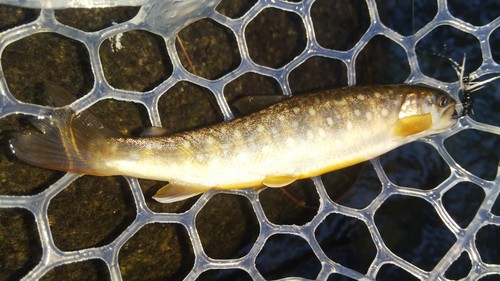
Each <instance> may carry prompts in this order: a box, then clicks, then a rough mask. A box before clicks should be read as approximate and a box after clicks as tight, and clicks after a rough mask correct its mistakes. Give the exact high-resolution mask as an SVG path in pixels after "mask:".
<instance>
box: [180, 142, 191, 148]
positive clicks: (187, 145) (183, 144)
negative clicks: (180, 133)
mask: <svg viewBox="0 0 500 281" xmlns="http://www.w3.org/2000/svg"><path fill="white" fill-rule="evenodd" d="M182 146H183V147H184V148H185V149H189V148H191V143H190V142H188V141H185V142H183V143H182Z"/></svg>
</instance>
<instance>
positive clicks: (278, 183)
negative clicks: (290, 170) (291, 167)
mask: <svg viewBox="0 0 500 281" xmlns="http://www.w3.org/2000/svg"><path fill="white" fill-rule="evenodd" d="M297 179H298V178H297V177H296V176H293V175H283V176H266V178H265V179H264V181H262V184H263V185H265V186H267V187H274V188H277V187H283V186H286V185H289V184H291V183H292V182H294V181H296V180H297Z"/></svg>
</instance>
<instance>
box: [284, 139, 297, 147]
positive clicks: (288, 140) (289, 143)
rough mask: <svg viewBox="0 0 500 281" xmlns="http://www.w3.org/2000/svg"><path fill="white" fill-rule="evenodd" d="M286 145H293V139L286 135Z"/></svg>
mask: <svg viewBox="0 0 500 281" xmlns="http://www.w3.org/2000/svg"><path fill="white" fill-rule="evenodd" d="M286 145H288V146H295V140H294V139H293V138H291V137H288V138H287V139H286Z"/></svg>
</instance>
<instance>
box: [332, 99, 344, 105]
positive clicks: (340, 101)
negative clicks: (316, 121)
mask: <svg viewBox="0 0 500 281" xmlns="http://www.w3.org/2000/svg"><path fill="white" fill-rule="evenodd" d="M346 104H347V102H346V101H345V99H341V100H337V101H335V105H346Z"/></svg>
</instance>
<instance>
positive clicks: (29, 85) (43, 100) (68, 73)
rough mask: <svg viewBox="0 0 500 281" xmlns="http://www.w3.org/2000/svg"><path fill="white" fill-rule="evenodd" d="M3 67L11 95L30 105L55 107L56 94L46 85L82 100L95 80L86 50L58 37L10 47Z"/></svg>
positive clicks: (30, 38)
mask: <svg viewBox="0 0 500 281" xmlns="http://www.w3.org/2000/svg"><path fill="white" fill-rule="evenodd" d="M1 63H2V69H3V70H4V75H5V79H6V81H7V85H8V86H9V90H10V92H11V93H12V94H13V95H14V96H15V97H16V98H17V99H19V100H20V101H23V102H27V103H33V104H40V105H51V104H50V103H49V98H50V96H51V95H52V94H53V93H50V92H46V91H45V89H44V83H45V81H50V82H53V83H55V84H57V85H59V86H61V87H63V88H65V89H67V90H68V91H69V92H71V93H74V94H75V95H76V96H77V97H80V96H83V95H84V94H86V93H88V91H90V89H91V88H92V84H93V80H94V78H93V76H92V71H91V68H90V62H89V54H88V51H87V49H86V48H85V46H84V45H83V44H82V43H81V42H78V41H75V40H73V39H69V38H67V37H64V36H61V35H59V34H55V33H38V34H34V35H31V36H28V37H26V38H23V39H21V40H18V41H15V42H13V43H12V44H9V45H8V46H7V47H6V48H5V50H4V51H3V53H2V58H1ZM70 102H71V100H70V101H67V102H66V104H68V103H70ZM59 106H60V105H59Z"/></svg>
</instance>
